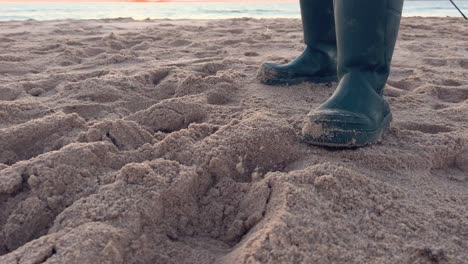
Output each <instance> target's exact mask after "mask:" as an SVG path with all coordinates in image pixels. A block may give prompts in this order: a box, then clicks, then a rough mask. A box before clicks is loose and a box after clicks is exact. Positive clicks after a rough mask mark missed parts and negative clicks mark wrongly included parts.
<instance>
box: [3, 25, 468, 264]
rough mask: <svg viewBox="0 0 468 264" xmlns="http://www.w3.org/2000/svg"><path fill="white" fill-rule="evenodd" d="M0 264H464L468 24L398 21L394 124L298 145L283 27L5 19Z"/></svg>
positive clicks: (303, 106)
mask: <svg viewBox="0 0 468 264" xmlns="http://www.w3.org/2000/svg"><path fill="white" fill-rule="evenodd" d="M0 25H1V29H0V150H1V152H0V263H8V264H9V263H396V262H401V263H466V260H467V259H468V253H467V250H466V249H467V248H468V210H467V205H468V132H467V131H468V115H467V113H468V81H467V78H466V72H467V70H468V48H467V47H466V45H465V44H466V42H467V40H468V36H467V34H466V32H467V31H468V26H467V24H466V23H463V22H462V20H461V19H457V18H404V19H403V23H402V28H401V32H400V39H399V42H398V44H397V48H396V51H395V59H394V63H393V69H392V74H391V77H390V80H389V82H388V85H387V88H386V91H385V94H386V96H387V98H388V99H389V102H390V104H391V107H392V110H393V114H394V120H395V121H394V123H393V124H392V128H391V131H390V132H389V133H388V134H387V135H386V136H385V139H384V141H383V142H382V143H381V144H377V145H375V146H371V147H366V148H362V149H354V150H332V149H327V148H317V147H312V146H308V145H306V144H304V143H303V142H301V139H300V134H301V129H302V123H303V118H304V117H305V115H306V114H307V113H308V111H310V109H312V108H314V107H317V106H318V105H319V104H321V103H322V102H324V101H325V100H326V99H327V98H328V97H329V96H330V95H331V93H333V90H334V88H335V87H336V83H331V84H320V85H313V84H301V85H297V86H291V87H271V86H266V85H262V84H260V83H259V81H258V80H256V73H257V69H258V66H259V65H260V64H261V63H262V62H263V61H276V62H286V61H288V60H291V59H293V58H294V56H296V55H297V54H299V53H300V52H301V50H302V49H303V47H304V46H303V43H302V32H301V24H300V21H299V20H292V19H250V18H242V19H229V20H145V21H135V20H132V19H126V18H122V19H104V20H59V21H45V22H38V21H25V22H0Z"/></svg>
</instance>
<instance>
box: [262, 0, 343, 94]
mask: <svg viewBox="0 0 468 264" xmlns="http://www.w3.org/2000/svg"><path fill="white" fill-rule="evenodd" d="M300 4H301V14H302V24H303V28H304V42H305V44H306V45H307V47H306V49H305V51H304V53H302V55H300V56H299V57H297V58H296V59H295V60H293V61H292V62H290V63H288V64H283V65H279V64H273V63H265V64H263V65H262V66H261V67H260V70H259V72H258V79H259V80H260V81H261V82H262V83H264V84H268V85H294V84H299V83H302V82H313V83H322V82H333V81H337V80H338V78H337V74H336V34H335V24H334V23H335V22H334V18H333V0H301V1H300Z"/></svg>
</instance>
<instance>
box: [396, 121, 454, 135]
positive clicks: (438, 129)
mask: <svg viewBox="0 0 468 264" xmlns="http://www.w3.org/2000/svg"><path fill="white" fill-rule="evenodd" d="M396 126H397V127H400V128H402V129H406V130H412V131H419V132H422V133H425V134H439V133H448V132H452V131H453V128H451V127H449V126H444V125H437V124H430V123H415V122H407V123H397V124H396Z"/></svg>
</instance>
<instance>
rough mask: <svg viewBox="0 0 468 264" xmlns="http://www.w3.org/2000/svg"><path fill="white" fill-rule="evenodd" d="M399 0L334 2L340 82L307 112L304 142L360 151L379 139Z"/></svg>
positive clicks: (386, 119)
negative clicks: (329, 93)
mask: <svg viewBox="0 0 468 264" xmlns="http://www.w3.org/2000/svg"><path fill="white" fill-rule="evenodd" d="M402 8H403V0H335V25H336V32H337V46H338V77H339V78H340V83H339V85H338V88H337V89H336V91H335V93H334V94H333V95H332V97H331V98H330V99H328V100H327V101H326V102H325V103H324V104H322V105H321V106H320V107H319V108H318V109H316V110H313V111H312V112H310V113H309V114H308V115H307V117H306V120H305V125H304V128H303V131H302V132H303V135H304V140H305V141H306V142H308V143H311V144H314V145H320V146H332V147H361V146H365V145H369V144H373V143H376V142H378V141H380V140H381V138H382V135H383V133H384V132H385V131H386V130H387V129H388V127H389V126H390V122H391V121H392V114H391V112H390V107H389V104H388V102H387V101H386V100H385V98H384V97H383V90H384V87H385V83H386V82H387V79H388V75H389V72H390V63H391V59H392V56H393V50H394V48H395V43H396V40H397V36H398V30H399V27H400V18H401V12H402Z"/></svg>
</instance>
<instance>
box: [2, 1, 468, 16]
mask: <svg viewBox="0 0 468 264" xmlns="http://www.w3.org/2000/svg"><path fill="white" fill-rule="evenodd" d="M455 2H456V4H457V5H458V6H459V7H460V8H461V9H462V10H466V12H465V13H468V0H456V1H455ZM404 16H435V17H445V16H456V17H458V16H460V13H459V12H458V11H457V10H456V9H455V8H454V7H453V5H452V4H451V3H450V1H449V0H406V2H405V9H404ZM118 17H131V18H134V19H146V18H151V19H158V18H159V19H161V18H169V19H184V18H185V19H218V18H234V17H254V18H299V17H300V13H299V4H298V1H290V0H283V1H281V0H276V1H275V0H270V1H268V0H264V1H255V0H254V1H252V0H251V1H246V0H244V1H242V0H239V1H235V0H234V1H233V0H228V1H212V0H208V1H206V0H205V1H203V0H200V1H186V0H174V1H171V0H163V1H145V0H135V1H113V2H112V1H95V2H83V1H69V2H62V1H57V0H55V1H44V2H41V1H37V0H33V1H28V2H21V1H11V0H10V1H5V0H0V21H9V20H28V19H34V20H55V19H99V18H118Z"/></svg>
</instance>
